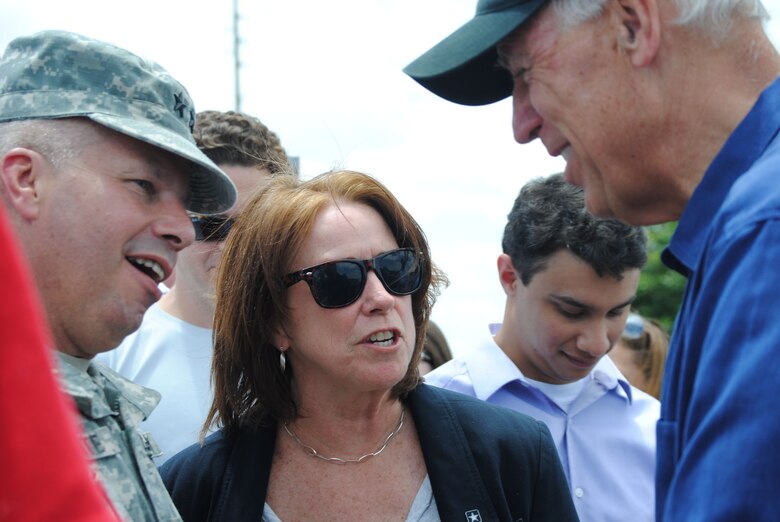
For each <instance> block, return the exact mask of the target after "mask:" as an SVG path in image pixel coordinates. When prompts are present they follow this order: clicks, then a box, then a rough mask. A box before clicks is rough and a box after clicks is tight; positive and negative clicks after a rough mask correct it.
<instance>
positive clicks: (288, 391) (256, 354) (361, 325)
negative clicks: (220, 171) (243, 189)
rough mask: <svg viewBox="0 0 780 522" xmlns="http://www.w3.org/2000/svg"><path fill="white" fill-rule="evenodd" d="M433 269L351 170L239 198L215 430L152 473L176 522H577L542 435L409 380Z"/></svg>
mask: <svg viewBox="0 0 780 522" xmlns="http://www.w3.org/2000/svg"><path fill="white" fill-rule="evenodd" d="M430 259H431V257H430V251H429V249H428V245H427V242H426V240H425V236H424V234H423V232H422V230H421V229H420V228H419V226H418V225H417V223H416V222H415V221H414V219H413V218H412V217H411V216H410V215H409V213H408V212H407V211H406V210H405V209H404V208H403V207H402V206H401V205H400V204H399V203H398V201H397V200H396V199H395V198H394V197H393V196H392V194H390V192H389V191H388V190H387V189H386V188H385V187H384V186H382V185H381V184H380V183H379V182H377V181H376V180H374V179H373V178H371V177H369V176H366V175H364V174H360V173H356V172H349V171H340V172H332V173H327V174H323V175H321V176H319V177H317V178H314V179H312V180H310V181H306V182H300V181H298V180H295V179H292V178H288V177H282V178H277V179H275V180H273V181H272V182H271V183H270V184H269V185H268V186H267V187H265V188H264V189H263V190H262V191H260V192H258V193H257V194H256V195H255V196H254V197H253V198H252V199H251V200H250V201H249V202H248V203H247V205H246V207H245V209H244V211H243V212H242V213H241V215H240V216H239V218H238V219H237V221H236V223H235V224H234V226H233V228H232V231H231V235H230V237H229V238H228V240H227V244H226V246H225V250H224V253H223V257H222V265H221V267H220V273H219V279H218V285H217V286H218V287H217V313H216V317H215V325H214V326H215V332H214V341H215V349H214V366H213V369H212V377H213V381H214V388H215V390H214V391H215V398H214V402H213V405H212V408H211V412H210V414H209V418H208V420H207V422H206V426H207V427H208V426H212V425H216V426H218V427H220V428H221V430H220V431H218V432H217V433H215V434H213V435H211V436H209V437H208V438H206V439H205V442H204V444H203V445H202V447H201V446H197V445H196V446H192V447H190V448H188V449H187V450H184V451H183V452H181V453H180V454H178V455H176V456H174V457H173V458H172V459H170V460H169V461H168V462H167V463H166V464H165V466H163V468H162V470H161V474H162V476H163V478H164V480H165V482H166V485H167V486H168V488H169V490H170V492H171V495H172V497H173V499H174V501H175V503H176V505H177V507H178V508H179V510H180V512H181V514H182V516H183V518H184V520H185V521H195V520H224V521H231V522H233V521H242V520H247V521H249V520H251V521H259V520H265V521H269V522H270V521H279V520H281V521H284V522H293V521H301V520H307V521H308V520H342V521H349V520H355V521H358V520H359V521H374V520H400V521H404V520H410V521H437V520H464V519H465V520H467V521H468V520H471V521H480V520H484V521H487V520H491V521H492V520H507V521H514V520H518V519H522V520H576V514H575V511H574V507H573V505H572V502H571V497H570V495H569V493H568V488H567V485H566V481H565V478H564V475H563V472H562V469H561V466H560V462H559V461H558V457H557V452H556V450H555V446H554V444H553V441H552V440H551V437H550V435H549V432H548V431H547V428H546V427H545V426H544V425H543V424H541V423H539V422H537V421H534V420H531V419H530V418H528V417H525V416H522V415H520V414H517V413H515V412H512V411H510V410H504V409H498V408H496V407H493V406H491V405H489V404H487V403H484V402H482V401H478V400H476V399H472V398H470V397H467V396H465V395H460V394H455V393H452V392H448V391H446V390H441V389H437V388H432V387H429V386H426V385H424V384H421V379H420V376H419V373H418V371H417V364H418V362H419V360H420V352H421V350H422V345H423V339H424V331H425V325H426V323H427V321H428V316H429V314H430V311H431V306H432V305H433V301H434V297H435V295H436V294H437V291H438V288H439V287H440V286H441V285H442V284H443V282H444V277H443V275H441V274H440V273H439V272H438V270H437V269H436V268H435V267H434V266H433V265H432V263H431V261H430Z"/></svg>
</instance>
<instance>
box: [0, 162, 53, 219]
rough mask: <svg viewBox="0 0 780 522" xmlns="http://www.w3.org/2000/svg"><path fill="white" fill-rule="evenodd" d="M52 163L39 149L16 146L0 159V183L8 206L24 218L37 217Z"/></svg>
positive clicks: (51, 169)
mask: <svg viewBox="0 0 780 522" xmlns="http://www.w3.org/2000/svg"><path fill="white" fill-rule="evenodd" d="M52 174H53V167H52V165H51V164H50V163H49V162H48V161H47V160H46V159H45V158H44V157H43V156H41V155H40V154H39V153H37V152H35V151H33V150H30V149H26V148H22V147H17V148H14V149H11V150H10V151H8V152H7V153H6V154H5V155H4V156H3V157H2V158H1V159H0V183H2V187H3V191H4V192H5V197H6V200H7V204H8V206H9V208H10V209H11V210H13V211H15V212H16V213H17V214H18V215H19V216H21V217H22V218H24V219H25V220H28V221H32V220H35V219H37V218H38V215H39V214H40V206H41V201H42V196H43V193H44V191H45V185H46V183H47V180H48V178H49V177H50V176H51V175H52Z"/></svg>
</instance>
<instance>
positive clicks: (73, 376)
mask: <svg viewBox="0 0 780 522" xmlns="http://www.w3.org/2000/svg"><path fill="white" fill-rule="evenodd" d="M58 356H59V357H58V359H59V362H60V364H59V368H58V371H59V374H60V375H59V377H60V382H61V385H62V388H63V391H65V393H67V394H68V395H70V396H71V397H73V400H74V401H76V406H77V407H78V409H79V412H80V413H81V414H82V415H83V416H84V417H87V418H90V419H100V418H103V417H107V416H110V415H116V414H117V413H118V411H116V410H115V409H113V408H112V407H111V405H110V404H109V403H108V400H107V398H106V395H107V394H106V390H105V389H102V388H101V387H100V386H98V382H100V381H101V380H102V381H103V382H104V383H105V384H104V386H105V387H106V388H111V389H113V390H114V391H115V392H116V393H118V394H120V395H121V396H122V398H123V399H124V400H123V406H125V408H124V410H125V411H124V413H125V414H126V415H128V416H129V417H130V418H131V419H132V421H133V423H135V424H137V423H140V422H142V421H144V420H146V418H147V417H148V416H149V414H151V412H152V411H153V410H154V408H155V407H156V406H157V404H158V403H159V402H160V394H159V393H158V392H156V391H154V390H152V389H149V388H145V387H143V386H141V385H138V384H136V383H134V382H132V381H130V380H128V379H126V378H124V377H122V376H121V375H119V374H118V373H116V372H114V371H112V370H110V369H108V368H106V367H105V366H103V365H102V364H99V363H96V362H95V361H91V362H90V363H89V365H88V369H87V370H86V371H85V370H82V369H80V368H79V367H77V366H76V365H74V364H73V361H72V360H69V359H72V358H71V357H68V356H67V355H65V354H62V353H59V352H58Z"/></svg>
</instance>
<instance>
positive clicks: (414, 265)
mask: <svg viewBox="0 0 780 522" xmlns="http://www.w3.org/2000/svg"><path fill="white" fill-rule="evenodd" d="M376 271H377V273H378V274H379V275H380V276H381V278H382V281H383V282H384V284H385V287H386V288H387V290H388V291H390V292H391V293H393V294H396V295H407V294H412V293H414V292H415V291H416V290H417V289H419V288H420V285H421V284H422V267H421V266H420V263H419V262H418V260H417V254H416V253H415V252H414V250H411V249H402V250H394V251H392V252H388V253H386V254H383V255H381V256H379V257H377V259H376Z"/></svg>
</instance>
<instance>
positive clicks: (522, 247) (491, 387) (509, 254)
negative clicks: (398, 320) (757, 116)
mask: <svg viewBox="0 0 780 522" xmlns="http://www.w3.org/2000/svg"><path fill="white" fill-rule="evenodd" d="M503 250H504V253H503V254H501V255H500V256H499V258H498V276H499V281H500V283H501V286H502V287H503V289H504V292H505V293H506V296H507V297H506V306H505V310H504V321H503V323H502V324H500V325H491V328H490V333H491V336H490V337H488V338H487V339H486V340H485V342H484V343H483V344H482V345H481V346H480V347H479V348H477V349H476V350H475V351H473V352H471V353H468V354H466V355H465V356H463V357H460V358H457V359H455V360H453V361H450V362H449V363H447V364H445V365H443V366H440V367H439V368H438V369H436V370H434V371H433V372H432V373H429V374H428V375H426V382H428V383H429V384H433V385H436V386H441V387H444V388H448V389H451V390H454V391H458V392H461V393H466V394H468V395H471V396H474V397H477V398H479V399H482V400H485V401H487V402H490V403H492V404H497V405H499V406H505V407H508V408H511V409H513V410H516V411H519V412H522V413H525V414H527V415H530V416H532V417H534V418H536V419H539V420H541V421H543V422H544V423H545V424H547V426H548V427H549V428H550V432H551V433H552V435H553V439H554V440H555V443H556V445H557V447H558V454H559V456H560V458H561V463H562V464H563V468H564V471H565V473H566V476H567V479H568V481H569V485H570V488H571V493H572V496H573V500H574V504H575V507H576V509H577V513H578V515H579V517H580V520H583V521H592V522H624V521H626V520H632V521H635V522H640V521H650V520H652V519H653V512H654V494H653V491H654V488H653V470H654V467H655V424H656V421H657V420H658V415H659V404H658V401H656V400H655V399H654V398H652V397H650V396H649V395H647V394H645V393H643V392H641V391H640V390H638V389H636V388H633V387H632V386H631V385H630V384H629V383H628V381H626V379H625V378H624V377H623V376H622V375H621V374H620V372H619V371H618V370H617V368H616V367H615V365H614V364H613V363H612V361H610V359H609V358H608V357H604V355H605V354H606V353H607V352H609V350H611V349H612V347H613V346H614V344H615V342H616V341H617V340H618V339H619V337H620V334H621V332H622V331H623V327H624V326H625V323H626V319H627V317H628V312H629V308H630V306H631V302H632V301H633V300H634V296H635V293H636V289H637V284H638V282H639V271H640V268H641V267H642V265H643V264H644V262H645V259H646V255H645V237H644V234H643V233H642V231H641V229H638V228H634V227H629V226H628V225H625V224H623V223H621V222H619V221H617V220H614V219H600V218H596V217H593V216H592V215H591V214H589V213H588V212H587V211H586V210H585V205H584V199H583V193H582V189H580V188H578V187H575V186H573V185H569V184H567V183H566V182H565V181H564V180H563V178H562V177H561V176H560V175H555V176H551V177H549V178H547V179H538V180H534V181H531V182H530V183H528V184H527V185H526V186H525V187H523V189H522V191H521V192H520V195H519V196H518V198H517V200H516V201H515V204H514V207H513V209H512V212H511V213H510V214H509V222H508V223H507V225H506V228H505V230H504V238H503Z"/></svg>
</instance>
